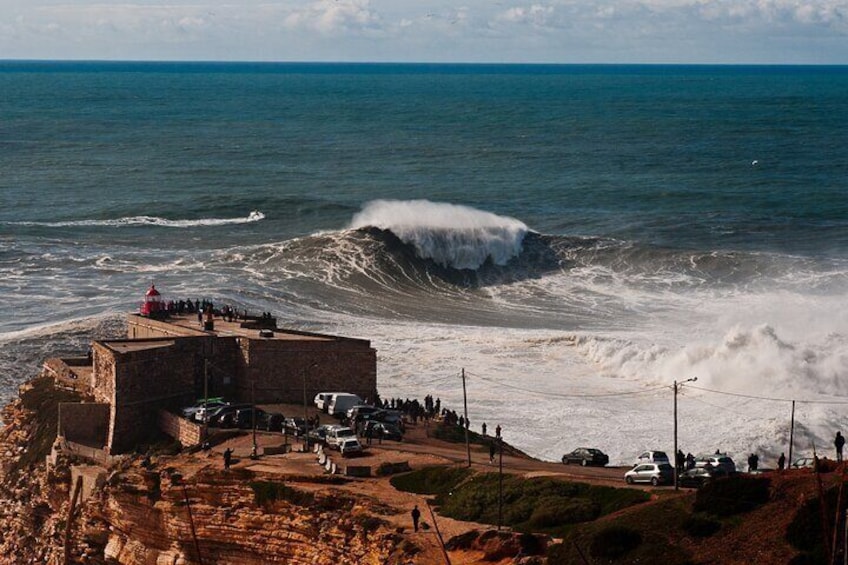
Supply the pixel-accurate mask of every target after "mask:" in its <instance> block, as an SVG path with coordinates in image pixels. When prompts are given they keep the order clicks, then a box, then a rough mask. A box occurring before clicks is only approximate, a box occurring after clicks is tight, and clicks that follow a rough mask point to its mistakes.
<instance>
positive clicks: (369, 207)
mask: <svg viewBox="0 0 848 565" xmlns="http://www.w3.org/2000/svg"><path fill="white" fill-rule="evenodd" d="M368 227H373V228H379V229H382V230H388V231H391V232H392V233H393V234H395V235H396V236H397V237H398V238H399V239H400V240H401V241H403V242H404V243H406V244H407V245H411V246H412V247H414V248H415V251H416V253H417V255H418V256H419V257H420V258H422V259H430V260H432V261H434V262H435V263H437V264H438V265H441V266H443V267H451V268H454V269H472V270H473V269H478V268H479V267H481V266H482V265H483V264H485V263H486V261H491V262H492V263H494V264H495V265H506V264H507V263H508V262H509V261H510V259H512V258H514V257H517V256H518V255H519V254H520V253H521V249H522V243H523V241H524V236H525V235H526V234H527V232H528V231H529V229H528V228H527V226H526V225H525V224H524V223H523V222H521V221H520V220H517V219H515V218H510V217H507V216H498V215H496V214H492V213H490V212H484V211H482V210H477V209H475V208H471V207H469V206H460V205H456V204H447V203H441V202H430V201H428V200H374V201H372V202H369V203H367V204H365V206H364V207H363V208H362V211H361V212H359V213H358V214H356V215H355V216H354V217H353V219H352V220H351V224H350V228H351V229H361V228H368Z"/></svg>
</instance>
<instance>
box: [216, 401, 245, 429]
mask: <svg viewBox="0 0 848 565" xmlns="http://www.w3.org/2000/svg"><path fill="white" fill-rule="evenodd" d="M251 407H252V405H251V404H228V405H227V406H221V407H219V408H216V409H215V410H212V411H211V412H209V424H210V425H212V426H218V427H220V428H232V427H233V426H235V414H236V412H237V411H239V410H243V409H244V408H251Z"/></svg>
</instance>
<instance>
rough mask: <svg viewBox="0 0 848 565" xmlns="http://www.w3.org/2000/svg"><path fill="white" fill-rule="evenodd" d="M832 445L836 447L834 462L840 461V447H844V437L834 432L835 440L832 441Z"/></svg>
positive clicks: (840, 433)
mask: <svg viewBox="0 0 848 565" xmlns="http://www.w3.org/2000/svg"><path fill="white" fill-rule="evenodd" d="M833 445H835V446H836V460H837V461H839V462H841V461H842V447H843V446H844V445H845V437H844V436H843V435H842V432H836V439H834V440H833Z"/></svg>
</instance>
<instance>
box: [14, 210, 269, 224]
mask: <svg viewBox="0 0 848 565" xmlns="http://www.w3.org/2000/svg"><path fill="white" fill-rule="evenodd" d="M263 219H265V214H263V213H262V212H259V211H258V210H254V211H252V212H251V213H250V214H248V215H247V216H245V217H240V218H201V219H198V220H169V219H167V218H160V217H158V216H130V217H126V218H115V219H111V220H69V221H62V222H9V224H11V225H16V226H40V227H48V228H65V227H101V226H103V227H125V226H159V227H165V228H193V227H202V226H225V225H230V224H248V223H251V222H258V221H260V220H263Z"/></svg>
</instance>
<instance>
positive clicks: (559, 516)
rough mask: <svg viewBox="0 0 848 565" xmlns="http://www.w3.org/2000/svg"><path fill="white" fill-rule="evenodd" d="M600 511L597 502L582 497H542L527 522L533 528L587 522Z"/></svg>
mask: <svg viewBox="0 0 848 565" xmlns="http://www.w3.org/2000/svg"><path fill="white" fill-rule="evenodd" d="M600 513H601V510H600V507H599V505H598V504H597V503H595V502H593V501H591V500H587V499H584V498H575V499H570V500H569V499H559V498H550V499H546V498H543V499H540V500H539V503H538V506H536V508H535V509H534V510H533V513H532V514H531V515H530V519H529V520H528V522H527V523H528V525H529V526H530V527H531V528H533V529H544V528H554V527H557V526H560V525H562V524H575V523H577V522H589V521H591V520H594V519H595V518H597V517H598V516H599V515H600Z"/></svg>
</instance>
